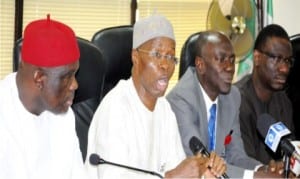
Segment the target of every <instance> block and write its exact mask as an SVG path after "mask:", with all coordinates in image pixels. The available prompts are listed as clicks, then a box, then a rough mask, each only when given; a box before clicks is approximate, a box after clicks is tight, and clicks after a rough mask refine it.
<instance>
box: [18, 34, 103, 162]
mask: <svg viewBox="0 0 300 179" xmlns="http://www.w3.org/2000/svg"><path fill="white" fill-rule="evenodd" d="M77 41H78V45H79V50H80V59H79V63H80V67H79V70H78V72H77V73H76V79H77V82H78V89H77V90H76V91H75V96H74V100H73V105H72V106H71V107H72V109H73V111H74V113H75V118H76V123H75V124H76V132H77V136H78V138H79V144H80V149H81V152H82V157H83V159H84V160H85V157H86V152H87V140H88V129H89V126H90V122H91V120H92V117H93V115H94V112H95V110H96V109H97V107H98V105H99V103H100V101H101V99H102V97H103V94H102V92H103V85H104V78H105V61H104V58H103V55H102V53H101V51H100V50H99V49H98V48H97V47H96V46H95V45H94V44H92V43H91V42H89V41H88V40H85V39H82V38H80V37H77ZM21 47H22V39H19V40H18V41H17V42H16V44H15V46H14V50H13V53H14V54H13V56H14V57H13V59H14V63H13V69H14V71H16V70H17V69H18V65H19V62H20V60H21V53H20V52H21Z"/></svg>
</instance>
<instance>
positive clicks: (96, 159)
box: [90, 153, 163, 178]
mask: <svg viewBox="0 0 300 179" xmlns="http://www.w3.org/2000/svg"><path fill="white" fill-rule="evenodd" d="M90 164H92V165H99V164H109V165H113V166H117V167H121V168H127V169H130V170H134V171H138V172H143V173H147V174H151V175H155V176H157V177H159V178H163V177H162V176H161V175H160V174H158V173H156V172H153V171H149V170H143V169H139V168H135V167H130V166H126V165H121V164H117V163H113V162H109V161H106V160H104V159H103V158H100V156H99V155H98V154H95V153H94V154H91V155H90Z"/></svg>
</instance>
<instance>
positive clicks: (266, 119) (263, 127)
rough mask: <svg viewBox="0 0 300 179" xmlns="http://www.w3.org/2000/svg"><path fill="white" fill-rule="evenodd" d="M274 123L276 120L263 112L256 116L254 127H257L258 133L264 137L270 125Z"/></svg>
mask: <svg viewBox="0 0 300 179" xmlns="http://www.w3.org/2000/svg"><path fill="white" fill-rule="evenodd" d="M274 123H276V121H275V119H273V117H272V116H271V115H269V114H267V113H263V114H261V115H260V116H258V119H257V121H256V128H257V129H258V132H259V133H260V135H262V136H263V137H264V138H265V137H266V135H267V133H268V130H269V128H270V126H271V125H272V124H274Z"/></svg>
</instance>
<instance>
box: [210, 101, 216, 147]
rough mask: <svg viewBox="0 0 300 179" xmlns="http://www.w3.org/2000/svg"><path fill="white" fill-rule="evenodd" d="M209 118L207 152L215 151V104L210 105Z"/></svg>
mask: <svg viewBox="0 0 300 179" xmlns="http://www.w3.org/2000/svg"><path fill="white" fill-rule="evenodd" d="M209 112H210V116H209V121H208V137H209V141H208V150H209V152H211V151H213V150H215V142H216V134H215V130H216V104H212V105H211V107H210V109H209Z"/></svg>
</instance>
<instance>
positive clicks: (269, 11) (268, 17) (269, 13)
mask: <svg viewBox="0 0 300 179" xmlns="http://www.w3.org/2000/svg"><path fill="white" fill-rule="evenodd" d="M263 2H264V6H263V8H264V11H263V12H265V13H264V21H263V26H264V27H265V26H267V25H269V24H272V23H273V0H264V1H263Z"/></svg>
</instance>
